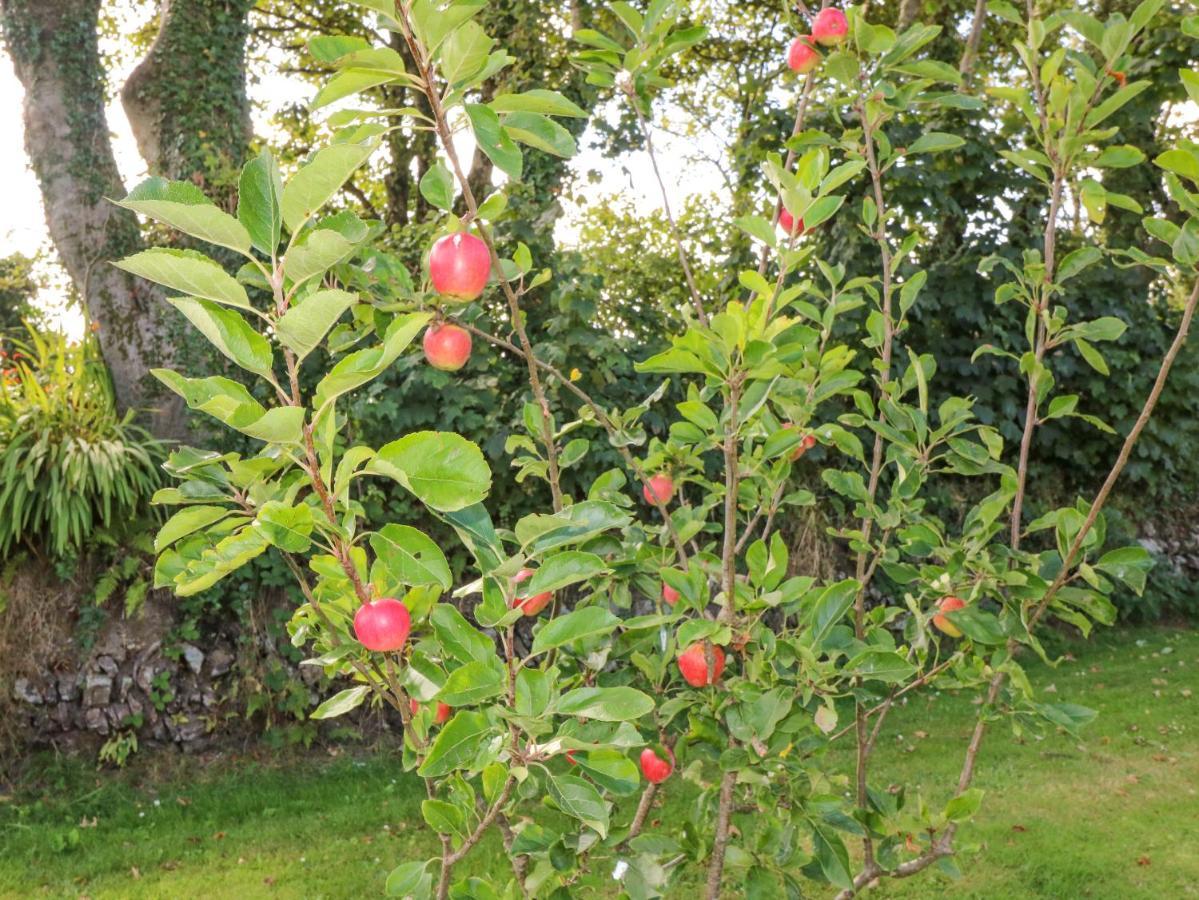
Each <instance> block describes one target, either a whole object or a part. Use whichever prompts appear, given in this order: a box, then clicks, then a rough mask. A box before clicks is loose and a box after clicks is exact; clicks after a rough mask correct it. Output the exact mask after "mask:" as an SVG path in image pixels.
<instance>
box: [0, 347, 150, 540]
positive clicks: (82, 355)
mask: <svg viewBox="0 0 1199 900" xmlns="http://www.w3.org/2000/svg"><path fill="white" fill-rule="evenodd" d="M3 346H4V348H5V352H6V354H7V359H6V360H5V368H4V370H3V383H2V384H0V508H2V509H4V510H5V514H4V516H3V517H0V556H6V555H7V554H9V553H11V552H13V551H14V550H16V549H31V550H33V552H35V553H39V554H40V553H44V554H46V555H47V556H49V557H51V558H53V559H56V560H62V559H64V558H66V557H68V556H72V555H75V554H77V553H79V552H80V551H81V550H82V549H83V548H85V547H88V546H96V545H97V541H98V540H99V537H98V534H99V532H102V531H103V532H107V533H108V534H109V535H110V537H109V540H111V534H112V533H113V532H115V533H117V534H121V533H123V532H124V531H125V530H126V529H127V528H128V527H129V526H130V525H132V524H135V523H136V521H137V520H138V519H139V518H140V517H143V516H145V514H146V512H147V510H148V508H149V506H148V504H149V499H150V495H151V494H153V493H154V491H155V489H156V488H157V487H158V486H159V484H160V483H161V472H160V469H159V466H160V464H161V461H162V457H163V446H162V444H160V443H159V442H158V441H156V440H154V439H153V438H152V437H151V436H150V435H148V434H147V433H146V432H145V430H144V429H143V428H141V427H140V426H138V425H136V424H134V422H133V421H132V420H133V413H132V412H130V413H128V414H126V415H124V416H121V415H118V414H117V412H116V407H115V403H114V401H113V395H112V388H111V386H110V385H109V382H108V373H107V372H106V371H105V369H104V365H103V363H102V362H101V361H100V359H99V353H98V351H97V348H96V345H95V341H94V340H93V339H91V338H90V337H89V338H87V339H85V340H84V341H82V342H79V343H74V342H71V341H69V340H68V339H67V338H66V337H64V336H62V335H60V334H53V333H51V334H39V333H37V332H36V331H31V332H30V333H29V338H28V340H26V341H8V342H5V343H4V345H3Z"/></svg>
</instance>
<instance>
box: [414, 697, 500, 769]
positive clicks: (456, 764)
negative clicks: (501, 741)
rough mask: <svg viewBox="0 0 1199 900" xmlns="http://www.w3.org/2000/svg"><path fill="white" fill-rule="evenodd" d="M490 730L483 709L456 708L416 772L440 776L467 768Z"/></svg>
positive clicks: (490, 732)
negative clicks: (477, 710)
mask: <svg viewBox="0 0 1199 900" xmlns="http://www.w3.org/2000/svg"><path fill="white" fill-rule="evenodd" d="M491 734H492V727H491V725H490V724H488V722H487V717H486V716H485V715H483V713H481V712H476V711H474V710H470V709H464V710H459V711H458V712H457V713H455V714H454V717H453V718H452V719H450V721H449V722H447V723H446V724H445V727H443V728H442V729H441V731H440V732H439V733H438V735H437V739H436V740H434V741H433V746H432V747H430V748H429V755H428V756H427V757H426V758H425V761H424V763H422V764H421V767H420V768H419V769H417V774H418V775H420V776H421V777H422V778H440V777H441V776H443V775H448V774H449V773H450V772H453V771H455V770H456V769H465V768H467V767H468V766H469V765H470V764H471V762H472V761H473V760H474V758H475V757H476V756H477V755H478V753H479V748H480V747H482V746H483V745H484V743H486V742H487V739H488V738H489V737H490V736H491Z"/></svg>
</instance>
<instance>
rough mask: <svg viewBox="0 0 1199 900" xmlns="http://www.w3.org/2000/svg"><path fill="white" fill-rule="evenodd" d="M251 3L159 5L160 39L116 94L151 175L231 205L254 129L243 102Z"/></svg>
mask: <svg viewBox="0 0 1199 900" xmlns="http://www.w3.org/2000/svg"><path fill="white" fill-rule="evenodd" d="M251 6H253V3H252V2H250V0H159V25H158V34H157V36H156V37H155V38H154V43H153V44H152V45H151V47H150V50H149V52H148V53H147V54H146V57H145V59H143V60H142V61H141V63H139V64H138V66H137V68H136V69H134V70H133V72H132V73H131V74H130V75H129V79H128V80H127V81H126V82H125V86H124V87H123V88H122V89H121V105H122V106H124V108H125V113H126V115H127V116H128V117H129V123H130V125H131V126H132V127H133V136H134V137H135V138H136V139H137V148H138V151H139V152H140V153H141V155H142V158H143V159H144V160H145V161H146V164H147V166H149V168H150V171H151V172H152V173H153V174H155V175H164V176H166V177H168V178H173V179H177V180H187V181H192V182H194V183H195V184H196V185H198V186H199V187H200V188H202V189H203V190H205V191H206V192H207V193H208V194H209V195H210V196H212V197H213V198H214V199H215V200H217V202H224V203H225V205H231V203H232V200H233V198H234V196H235V188H236V185H237V176H238V174H239V172H240V170H241V166H242V164H243V163H244V162H245V159H246V153H247V151H248V148H249V144H250V138H251V136H252V129H251V124H250V101H249V98H248V96H247V94H246V58H245V57H246V39H247V38H248V36H249V33H250V26H249V20H248V17H249V12H250V7H251Z"/></svg>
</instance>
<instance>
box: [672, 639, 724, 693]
mask: <svg viewBox="0 0 1199 900" xmlns="http://www.w3.org/2000/svg"><path fill="white" fill-rule="evenodd" d="M707 646H708V642H707V641H697V642H696V643H694V644H692V645H691V646H690V647H688V648H687V649H686V650H684V651H683V652H682V653H680V654H679V671H680V672H682V673H683V680H684V681H686V682H687V683H688V684H689V685H691V686H692V687H706V686H707V685H709V684H715V683H716V680H717V679H718V678H720V673H721V672H723V671H724V651H723V650H721V649H720V648H719V647H716V646H713V647H712V671H711V672H709V671H708V657H707V652H706V647H707Z"/></svg>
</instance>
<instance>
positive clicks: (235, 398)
mask: <svg viewBox="0 0 1199 900" xmlns="http://www.w3.org/2000/svg"><path fill="white" fill-rule="evenodd" d="M150 374H152V375H153V376H154V377H155V378H157V379H158V380H159V381H161V382H162V383H163V384H165V385H166V386H167V387H169V388H170V389H171V390H173V391H174V392H175V393H177V394H178V395H179V396H181V397H182V398H183V399H184V400H185V401H186V402H187V405H188V407H190V408H191V409H198V410H200V411H201V412H206V413H208V414H209V415H210V416H212V417H214V418H216V419H218V420H219V421H221V422H224V423H225V424H226V425H228V426H229V427H230V428H236V429H237V430H238V431H240V432H242V433H243V434H248V435H250V437H253V438H257V439H258V440H260V441H266V442H268V443H276V444H295V443H299V441H300V436H301V428H302V427H303V424H304V408H303V407H302V406H281V407H275V408H274V409H269V410H264V409H263V407H262V405H261V404H260V403H259V402H258V401H257V400H255V399H254V398H253V397H251V396H250V392H249V391H247V390H246V389H245V387H244V386H243V385H240V384H238V383H237V382H236V381H232V380H230V379H228V378H223V377H221V376H219V375H214V376H211V377H209V378H185V377H184V376H182V375H180V374H179V373H178V372H172V371H170V370H169V369H151V370H150Z"/></svg>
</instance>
